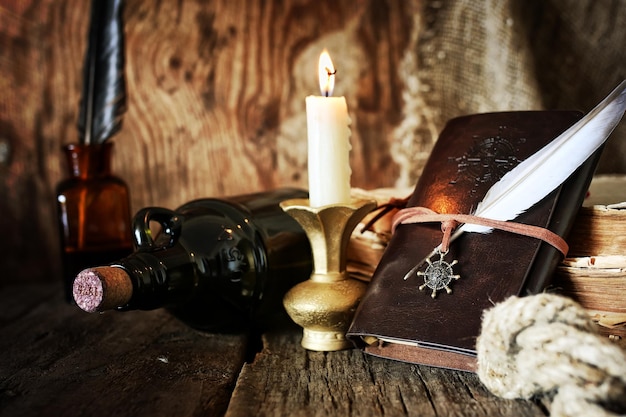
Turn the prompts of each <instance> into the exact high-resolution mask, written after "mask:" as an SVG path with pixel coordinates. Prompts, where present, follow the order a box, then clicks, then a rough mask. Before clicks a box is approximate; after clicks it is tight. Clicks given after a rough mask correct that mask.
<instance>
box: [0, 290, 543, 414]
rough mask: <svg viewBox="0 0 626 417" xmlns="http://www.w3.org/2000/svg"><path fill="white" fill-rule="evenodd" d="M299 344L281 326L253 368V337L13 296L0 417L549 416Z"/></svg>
mask: <svg viewBox="0 0 626 417" xmlns="http://www.w3.org/2000/svg"><path fill="white" fill-rule="evenodd" d="M300 334H301V332H300V329H299V328H297V326H295V325H294V324H291V323H289V322H287V321H286V319H285V320H279V321H278V322H277V323H275V324H274V325H273V326H272V328H271V329H270V330H268V331H267V332H266V333H265V334H264V335H263V337H262V340H263V349H262V350H261V351H260V352H259V353H257V354H256V356H251V357H250V358H251V359H253V361H251V362H249V363H247V362H246V361H245V359H246V357H247V355H248V354H249V352H248V350H249V348H251V347H254V346H255V343H254V340H252V339H251V338H250V337H249V336H247V335H244V334H235V335H224V334H211V333H201V332H197V331H194V330H192V329H190V328H189V327H187V326H186V325H185V324H183V323H181V322H179V321H178V320H176V319H175V318H173V317H172V316H171V315H169V314H168V313H167V312H166V311H165V310H156V311H152V312H124V313H119V312H109V313H105V314H95V315H93V314H87V313H84V312H82V311H80V310H78V308H76V307H74V306H69V305H67V304H65V303H64V302H63V301H62V293H61V291H60V289H59V288H58V287H57V286H50V285H34V286H11V287H7V288H5V289H3V290H2V291H0V352H2V355H0V417H5V416H6V417H17V416H23V417H31V416H32V417H34V416H55V417H62V416H68V417H73V416H92V417H98V416H113V415H115V416H122V417H124V416H134V417H141V416H150V417H152V416H182V417H184V416H221V415H224V414H225V415H226V416H227V417H239V416H246V417H247V416H286V415H289V416H342V417H343V416H371V415H394V416H395V415H408V416H411V415H419V416H495V415H498V416H516V417H525V416H544V415H545V414H544V413H543V411H542V410H543V408H542V407H540V406H538V405H536V404H534V403H532V402H526V401H509V400H502V399H499V398H496V397H494V396H493V395H491V394H490V393H489V392H487V391H486V390H485V388H484V387H483V386H482V385H481V384H480V382H479V381H478V379H477V377H476V376H475V375H473V374H469V373H463V372H453V371H448V370H442V369H436V368H429V367H422V366H418V365H412V364H406V363H401V362H395V361H390V360H386V359H380V358H374V357H369V356H366V355H364V354H363V353H361V352H360V351H357V350H346V351H341V352H328V353H323V352H310V351H306V350H304V349H302V348H301V346H300V344H299V342H300ZM233 389H234V393H233ZM231 395H232V397H231Z"/></svg>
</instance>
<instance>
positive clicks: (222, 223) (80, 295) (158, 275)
mask: <svg viewBox="0 0 626 417" xmlns="http://www.w3.org/2000/svg"><path fill="white" fill-rule="evenodd" d="M306 197H307V193H306V192H305V191H301V190H297V189H279V190H275V191H270V192H262V193H256V194H249V195H243V196H237V197H232V198H225V199H213V198H210V199H200V200H195V201H192V202H189V203H186V204H184V205H183V206H181V207H179V208H178V209H176V210H173V211H172V210H169V209H165V208H159V207H149V208H144V209H142V210H140V211H139V212H138V213H137V214H136V215H135V217H134V219H133V233H134V239H135V246H136V250H135V251H134V252H133V253H132V254H131V255H130V256H128V257H126V258H124V259H121V260H119V261H117V262H114V263H111V264H110V265H107V266H97V267H94V268H88V269H85V270H83V271H82V272H80V273H79V274H78V275H77V277H76V278H75V280H74V285H73V295H74V299H75V301H76V304H77V305H78V306H79V307H80V308H81V309H83V310H85V311H88V312H96V311H105V310H112V309H115V310H121V311H124V310H134V309H140V310H150V309H155V308H160V307H167V308H168V309H169V310H170V311H171V312H172V313H173V314H174V315H176V316H177V317H178V318H180V319H181V320H183V321H184V322H186V323H188V324H189V325H191V326H193V327H196V328H200V329H205V330H213V331H227V330H229V329H235V328H239V327H240V326H241V325H245V324H247V323H250V322H263V320H266V319H267V318H268V317H269V316H271V315H273V314H275V313H276V311H280V309H282V297H283V295H284V294H285V292H287V291H288V290H289V289H290V288H291V287H292V286H294V285H295V284H297V283H298V282H300V281H304V280H306V279H308V278H309V276H310V274H311V270H312V262H313V261H312V255H311V248H310V244H309V241H308V239H307V237H306V234H305V232H304V230H303V229H302V228H301V226H300V225H299V224H298V222H296V221H295V220H294V219H293V218H291V217H290V216H289V215H288V214H286V213H285V212H284V211H283V210H282V209H281V208H280V206H279V204H280V202H282V201H284V200H287V199H292V198H306ZM156 223H158V224H159V225H160V228H161V231H160V232H159V233H154V232H153V230H152V229H154V225H155V224H156ZM151 224H152V226H153V227H152V229H151ZM153 234H155V235H156V236H155V237H153Z"/></svg>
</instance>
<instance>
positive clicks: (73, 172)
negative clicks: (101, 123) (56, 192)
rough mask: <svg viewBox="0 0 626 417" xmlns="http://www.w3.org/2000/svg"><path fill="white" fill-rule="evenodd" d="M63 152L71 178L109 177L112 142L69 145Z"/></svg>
mask: <svg viewBox="0 0 626 417" xmlns="http://www.w3.org/2000/svg"><path fill="white" fill-rule="evenodd" d="M63 150H64V152H65V158H66V161H67V167H68V171H69V175H70V176H71V177H73V178H80V179H89V178H97V177H106V176H109V175H111V155H112V151H113V143H112V142H105V143H102V144H91V145H86V144H70V145H67V146H65V147H64V148H63Z"/></svg>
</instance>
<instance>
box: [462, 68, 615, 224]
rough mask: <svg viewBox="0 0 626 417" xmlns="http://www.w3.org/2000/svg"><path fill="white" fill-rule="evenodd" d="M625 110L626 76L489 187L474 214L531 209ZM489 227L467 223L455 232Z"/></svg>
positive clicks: (508, 214) (512, 214) (507, 216)
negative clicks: (602, 97) (578, 118)
mask: <svg viewBox="0 0 626 417" xmlns="http://www.w3.org/2000/svg"><path fill="white" fill-rule="evenodd" d="M625 110H626V80H625V81H622V83H621V84H620V85H619V86H618V87H617V88H616V89H615V90H613V91H612V92H611V94H609V95H608V96H607V97H606V98H605V99H604V100H603V101H602V102H601V103H600V104H598V105H597V106H596V107H595V108H594V109H593V110H591V111H590V112H589V113H588V114H586V115H585V116H584V117H583V118H582V119H580V120H579V121H578V122H576V123H575V124H574V125H572V126H571V127H570V128H569V129H567V130H566V131H565V132H563V133H562V134H561V135H559V136H558V137H557V138H556V139H554V140H553V141H551V142H550V143H549V144H547V145H546V146H544V147H543V148H541V149H540V150H539V151H537V152H536V153H534V154H533V155H531V156H530V157H528V158H526V159H525V160H524V161H522V162H521V163H519V164H518V165H517V166H516V167H515V168H513V169H512V170H511V171H509V172H508V173H507V174H505V175H504V176H503V177H502V178H501V179H500V180H499V181H498V182H496V183H495V184H494V185H493V186H492V187H491V188H490V189H489V191H487V194H485V197H484V198H483V200H482V201H481V202H480V203H479V204H478V205H477V206H476V210H475V212H474V215H476V216H479V217H486V218H488V219H493V220H502V221H506V220H511V219H514V218H516V217H517V216H519V215H520V214H522V213H523V212H524V211H526V210H528V209H529V208H530V207H532V206H533V205H534V204H535V203H537V202H539V201H540V200H541V199H542V198H544V197H545V196H546V195H548V194H549V193H551V192H552V191H554V190H555V189H556V188H557V187H559V186H560V185H561V184H562V183H563V182H565V180H567V178H569V176H570V175H572V174H573V173H574V171H576V169H577V168H578V167H580V166H581V165H582V164H583V163H584V162H585V161H586V160H587V159H588V158H589V157H590V156H591V155H592V154H593V153H594V152H595V151H596V150H597V149H598V148H600V146H602V144H603V143H604V142H605V141H606V140H607V138H608V137H609V135H610V134H611V132H612V131H613V129H615V127H616V126H617V124H618V123H619V121H620V119H621V118H622V116H623V114H624V111H625ZM490 230H491V228H488V227H485V226H476V225H471V224H464V225H463V226H461V227H460V228H459V229H458V230H457V232H456V233H463V232H478V233H486V232H489V231H490ZM456 233H455V234H456Z"/></svg>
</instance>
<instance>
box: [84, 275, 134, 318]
mask: <svg viewBox="0 0 626 417" xmlns="http://www.w3.org/2000/svg"><path fill="white" fill-rule="evenodd" d="M73 293H74V301H76V305H78V307H80V308H81V309H83V310H85V311H86V312H88V313H94V312H96V311H105V310H111V309H114V308H116V307H122V306H124V305H126V303H128V301H129V300H130V298H131V297H132V295H133V284H132V281H131V280H130V276H129V275H128V274H127V273H126V271H124V270H123V269H122V268H117V267H113V266H100V267H96V268H89V269H85V270H84V271H81V272H80V273H79V274H78V275H77V276H76V278H75V279H74V288H73Z"/></svg>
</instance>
